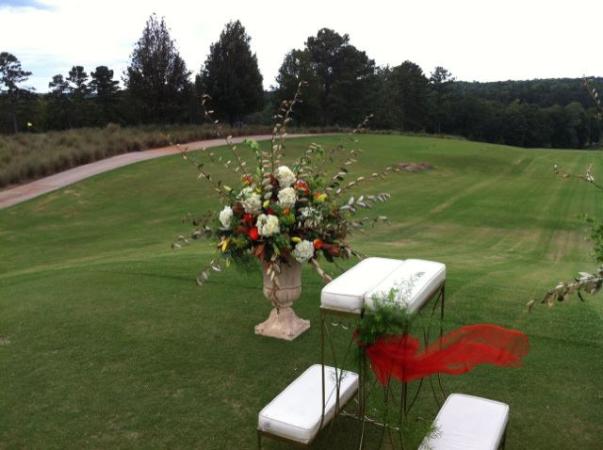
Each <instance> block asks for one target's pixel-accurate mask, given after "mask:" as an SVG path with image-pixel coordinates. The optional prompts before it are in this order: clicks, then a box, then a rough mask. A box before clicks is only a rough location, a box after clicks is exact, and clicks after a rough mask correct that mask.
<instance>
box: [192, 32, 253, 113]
mask: <svg viewBox="0 0 603 450" xmlns="http://www.w3.org/2000/svg"><path fill="white" fill-rule="evenodd" d="M250 40H251V38H250V37H249V36H248V35H247V33H246V32H245V27H244V26H243V25H242V24H241V22H240V21H238V20H237V21H234V22H229V23H227V24H226V27H225V28H224V30H223V31H222V33H221V34H220V39H219V40H218V41H217V42H215V43H213V44H211V46H210V48H209V56H208V57H207V59H206V61H205V64H204V65H203V67H202V68H201V74H200V76H199V77H200V80H199V83H198V85H199V86H200V88H201V89H203V90H204V92H203V93H205V94H208V95H209V96H211V97H212V99H213V103H212V107H213V109H214V110H215V111H216V115H217V117H220V118H222V119H224V120H227V121H228V122H229V123H230V124H231V125H233V124H234V123H235V122H239V121H241V119H242V118H243V116H244V115H246V114H249V113H252V112H256V111H259V110H260V109H261V108H262V106H263V103H264V89H263V86H262V74H261V73H260V69H259V68H258V61H257V58H256V55H255V54H254V53H252V52H251V48H250V46H249V42H250Z"/></svg>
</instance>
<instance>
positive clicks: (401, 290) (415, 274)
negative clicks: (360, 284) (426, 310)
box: [364, 259, 446, 314]
mask: <svg viewBox="0 0 603 450" xmlns="http://www.w3.org/2000/svg"><path fill="white" fill-rule="evenodd" d="M445 279H446V266H445V265H444V264H442V263H439V262H434V261H425V260H423V259H407V260H405V261H403V262H402V264H401V265H400V266H398V267H397V268H396V269H395V270H394V271H393V272H391V273H390V274H389V275H388V276H387V277H385V279H383V280H381V281H380V282H379V284H378V285H377V286H375V287H374V288H373V289H371V290H370V291H368V292H367V293H366V294H365V296H364V301H365V306H366V309H369V310H370V309H372V308H373V299H374V298H383V297H387V295H388V294H389V292H390V291H391V289H398V292H397V295H396V301H397V302H399V303H400V306H402V307H405V308H406V309H407V310H408V312H409V313H411V314H412V313H415V312H417V311H419V310H420V309H421V308H422V307H423V305H424V304H425V302H427V301H428V300H429V298H430V297H431V295H432V294H433V292H434V290H435V289H436V288H437V287H438V286H440V284H442V282H443V281H444V280H445Z"/></svg>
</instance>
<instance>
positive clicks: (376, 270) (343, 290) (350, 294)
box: [320, 258, 404, 314]
mask: <svg viewBox="0 0 603 450" xmlns="http://www.w3.org/2000/svg"><path fill="white" fill-rule="evenodd" d="M403 262H404V261H402V260H399V259H389V258H366V259H364V260H362V261H360V262H359V263H358V264H356V265H355V266H354V267H352V268H351V269H349V270H347V271H346V272H344V273H343V274H341V275H340V276H338V277H337V278H335V279H334V280H333V281H331V282H330V283H329V284H327V285H326V286H325V287H324V288H322V291H321V293H320V307H321V308H323V309H331V310H335V311H342V312H350V313H355V314H360V312H361V311H362V308H363V307H364V296H365V294H366V293H367V292H369V291H370V290H372V289H373V288H374V287H375V286H377V285H378V284H379V282H381V281H382V280H383V279H385V278H386V277H387V276H388V275H389V274H391V273H392V272H393V271H395V270H396V269H398V268H399V267H400V266H401V265H402V264H403Z"/></svg>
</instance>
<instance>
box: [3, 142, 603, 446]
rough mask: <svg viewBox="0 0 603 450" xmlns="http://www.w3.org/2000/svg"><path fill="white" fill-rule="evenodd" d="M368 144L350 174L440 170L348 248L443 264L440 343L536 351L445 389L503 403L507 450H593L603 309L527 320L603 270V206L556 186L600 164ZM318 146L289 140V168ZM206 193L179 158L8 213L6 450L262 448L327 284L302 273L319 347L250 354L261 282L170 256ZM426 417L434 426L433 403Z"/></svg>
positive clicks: (403, 178) (406, 179)
mask: <svg viewBox="0 0 603 450" xmlns="http://www.w3.org/2000/svg"><path fill="white" fill-rule="evenodd" d="M341 139H342V138H339V137H325V138H321V139H320V140H319V141H320V142H322V143H324V144H328V145H335V144H337V143H339V142H340V141H341ZM360 139H361V143H360V146H361V147H362V148H363V149H364V150H365V152H364V154H363V155H362V157H361V164H359V165H358V166H357V168H356V169H355V170H356V172H357V174H358V175H360V174H363V173H369V172H371V171H373V170H374V169H377V168H379V167H382V166H384V165H385V164H389V163H395V162H400V161H417V162H418V161H426V162H429V163H431V164H433V165H434V166H435V169H434V170H432V171H428V172H422V173H416V174H410V173H404V174H399V175H394V176H392V177H390V178H388V179H387V180H386V181H384V182H383V183H382V184H381V185H379V186H373V185H371V186H367V192H376V191H386V192H390V193H391V194H392V199H391V201H390V202H389V203H387V204H385V205H383V206H381V207H380V208H379V211H378V212H379V214H386V215H388V216H389V217H390V219H391V221H392V223H391V225H389V226H384V227H380V228H378V229H375V230H369V231H368V232H367V233H366V234H359V235H356V236H355V237H354V238H353V239H352V242H353V244H355V247H356V248H357V249H358V250H360V251H363V252H364V253H366V254H368V255H379V256H388V257H394V258H424V259H431V260H436V261H442V262H444V263H446V264H447V266H448V281H447V295H448V297H447V311H446V328H447V329H451V328H454V327H457V326H460V325H464V324H471V323H479V322H493V323H497V324H500V325H503V326H508V327H514V328H518V329H521V330H523V331H524V332H526V333H527V334H528V335H529V336H530V342H531V352H530V354H529V355H528V357H527V358H526V359H525V362H524V367H523V368H522V369H498V368H491V367H480V368H478V369H476V370H475V371H473V372H471V373H470V374H468V375H465V376H461V377H446V378H445V379H444V381H445V383H446V387H447V388H448V390H449V391H453V392H454V391H456V392H464V393H469V394H475V395H482V396H486V397H489V398H492V399H497V400H501V401H504V402H506V403H509V404H510V405H511V421H510V425H509V432H508V440H507V448H508V449H556V448H559V449H573V448H581V449H600V448H601V445H602V444H601V436H603V415H602V411H603V390H602V388H601V380H602V379H603V321H602V314H603V302H602V301H601V298H589V299H588V301H587V302H586V303H580V302H579V301H572V302H569V303H565V304H560V305H557V306H556V307H555V308H553V309H550V310H549V309H547V308H545V307H539V308H536V310H535V311H534V312H533V313H531V314H528V313H527V311H526V308H525V304H526V302H527V301H529V300H530V299H532V298H536V297H537V298H539V297H540V296H541V295H542V294H543V292H544V291H545V290H546V289H547V288H548V287H551V286H552V285H554V284H555V283H556V282H557V281H558V280H560V279H567V278H570V277H571V276H573V275H574V273H575V272H577V271H578V270H585V269H586V270H589V269H592V268H594V267H595V264H594V263H593V262H592V260H591V259H590V257H589V252H590V244H589V243H588V242H587V241H586V240H585V236H586V228H585V226H584V223H583V221H582V219H580V218H579V217H578V216H579V214H580V213H582V212H589V213H591V214H598V215H599V217H600V216H603V205H602V204H601V202H600V196H599V195H598V194H597V193H596V192H595V191H594V190H593V189H591V187H590V186H588V185H586V184H583V183H578V182H573V181H565V180H560V179H557V178H555V177H554V176H553V173H552V167H553V164H554V163H559V164H560V165H562V166H563V167H564V168H566V169H568V170H571V171H575V172H582V171H583V170H584V168H585V167H586V166H587V165H588V164H590V163H593V164H594V172H595V174H603V158H601V153H600V152H585V151H550V150H523V149H516V148H510V147H501V146H495V145H488V144H481V143H472V142H465V141H456V140H447V139H431V138H413V137H402V136H368V135H365V136H361V137H360ZM308 142H310V140H307V139H305V140H296V141H291V142H290V147H289V150H288V152H289V153H288V154H289V156H290V157H293V156H295V155H297V154H299V153H300V152H301V151H302V149H303V148H305V147H304V146H305V145H306V144H307V143H308ZM209 192H210V190H209V188H208V186H207V185H206V184H204V183H203V181H199V180H197V179H196V171H195V169H194V168H193V167H191V166H190V165H189V164H187V163H186V162H184V161H183V160H182V159H181V158H179V157H167V158H163V159H158V160H153V161H148V162H144V163H141V164H137V165H133V166H129V167H125V168H123V169H119V170H116V171H113V172H110V173H107V174H104V175H100V176H97V177H94V178H92V179H89V180H87V181H85V182H82V183H78V184H76V185H73V186H70V187H68V188H66V189H63V190H61V191H57V192H55V193H51V194H48V195H45V196H43V197H40V198H38V199H36V200H33V201H30V202H27V203H25V204H22V205H19V206H16V207H12V208H9V209H6V210H1V211H0V336H2V338H1V339H0V381H1V383H0V448H1V449H9V448H10V449H13V448H24V449H67V448H69V449H81V448H95V449H100V448H103V449H109V448H110V449H115V448H123V449H136V448H158V449H165V448H170V449H177V448H182V449H187V448H200V449H243V448H254V446H255V445H256V435H255V425H256V420H257V413H258V411H259V410H260V409H261V408H262V407H263V406H264V405H265V404H266V403H267V402H268V401H269V400H270V399H271V398H272V397H274V396H275V395H276V394H277V393H278V392H279V391H280V390H281V389H282V388H283V387H284V386H286V385H287V384H288V383H289V382H290V381H291V380H292V379H294V378H295V377H296V376H297V375H298V374H299V373H300V372H301V371H303V370H304V369H305V368H306V367H307V366H308V365H310V364H312V363H315V362H318V361H319V337H320V333H319V328H318V326H317V325H318V319H319V309H318V306H319V293H320V289H321V281H320V279H319V278H318V276H316V275H315V274H314V273H313V272H311V271H310V270H307V271H306V272H305V273H304V293H303V295H302V298H301V299H300V301H299V302H298V303H297V305H296V310H297V311H298V313H299V315H300V316H302V317H304V318H307V319H310V320H311V321H312V323H313V326H312V328H311V329H310V331H309V332H307V333H306V334H305V335H303V336H302V337H300V338H299V339H297V340H296V341H294V342H282V341H277V340H272V339H268V338H263V337H257V336H254V334H253V326H254V324H256V323H259V322H261V321H262V320H264V319H265V318H266V316H267V313H268V311H269V305H268V302H267V300H265V299H264V298H263V296H262V292H261V284H260V273H259V270H258V273H251V274H249V273H243V272H239V271H237V270H236V269H230V270H229V271H226V272H224V273H220V274H215V275H213V276H212V278H211V279H210V281H209V282H208V283H207V284H206V285H205V286H204V287H202V288H199V287H197V286H196V285H195V283H194V278H195V275H196V273H197V270H198V269H199V268H200V267H201V266H202V265H203V264H204V263H206V262H207V261H208V260H209V258H210V255H211V252H212V247H211V245H210V244H206V243H199V245H193V246H191V247H188V248H186V249H184V250H180V251H172V250H171V249H170V243H171V242H172V240H173V239H175V238H176V237H177V236H178V235H179V234H185V233H186V232H188V231H189V229H190V226H189V224H188V223H187V222H184V223H183V222H182V218H183V217H184V216H185V214H186V213H187V212H194V213H197V212H204V211H206V210H207V209H213V210H219V208H220V205H219V204H218V203H217V201H214V200H213V197H212V196H211V195H209ZM350 264H351V262H350ZM325 267H326V268H329V269H331V271H333V272H337V270H336V268H334V267H329V266H328V265H325ZM417 406H418V409H417V411H418V412H420V413H421V414H422V415H424V417H426V418H428V419H431V418H432V417H433V416H434V415H435V413H436V408H435V404H434V403H433V401H432V400H431V399H429V398H428V397H427V396H425V399H423V398H421V399H420V401H419V404H418V405H417ZM353 434H354V430H353V423H350V422H349V421H346V419H341V420H338V421H337V422H336V423H335V426H334V427H333V429H332V431H331V432H329V433H324V434H323V435H322V437H321V439H319V441H318V442H317V444H316V446H315V448H322V449H331V448H335V449H337V448H341V449H346V448H349V447H350V442H351V440H352V437H351V436H353ZM265 444H266V445H265V448H268V449H277V448H286V446H284V445H283V444H278V443H272V442H269V441H266V442H265ZM369 448H371V447H370V446H369Z"/></svg>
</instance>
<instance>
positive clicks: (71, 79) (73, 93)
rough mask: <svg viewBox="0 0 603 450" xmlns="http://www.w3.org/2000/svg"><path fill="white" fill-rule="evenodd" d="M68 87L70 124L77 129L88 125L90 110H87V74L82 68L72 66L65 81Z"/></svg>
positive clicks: (88, 91)
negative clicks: (70, 110)
mask: <svg viewBox="0 0 603 450" xmlns="http://www.w3.org/2000/svg"><path fill="white" fill-rule="evenodd" d="M66 81H67V84H68V86H69V88H68V89H69V97H70V100H71V104H72V109H73V112H72V123H71V125H72V126H74V127H76V128H78V127H83V126H86V125H89V124H90V117H89V116H90V110H89V108H88V105H87V103H88V99H87V97H88V95H89V94H90V87H89V86H88V74H87V73H86V71H85V70H84V68H83V67H82V66H73V67H72V68H71V70H70V71H69V76H68V77H67V79H66Z"/></svg>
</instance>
